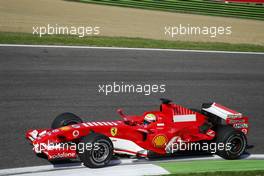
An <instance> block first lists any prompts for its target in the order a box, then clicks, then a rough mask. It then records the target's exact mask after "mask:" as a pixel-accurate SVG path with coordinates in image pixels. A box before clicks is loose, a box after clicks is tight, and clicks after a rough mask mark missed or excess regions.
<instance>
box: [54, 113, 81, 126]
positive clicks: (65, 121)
mask: <svg viewBox="0 0 264 176" xmlns="http://www.w3.org/2000/svg"><path fill="white" fill-rule="evenodd" d="M82 122H83V121H82V119H81V118H80V117H78V116H77V115H75V114H73V113H70V112H65V113H62V114H60V115H58V116H57V117H56V118H55V119H54V120H53V122H52V124H51V128H52V129H55V128H60V127H63V126H67V125H73V124H77V123H82Z"/></svg>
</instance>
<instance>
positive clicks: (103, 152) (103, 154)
mask: <svg viewBox="0 0 264 176" xmlns="http://www.w3.org/2000/svg"><path fill="white" fill-rule="evenodd" d="M97 146H98V149H96V150H93V151H92V157H93V160H94V161H95V162H97V163H101V162H103V161H105V160H106V158H107V157H108V155H109V153H110V151H109V147H108V145H107V144H106V143H98V145H97Z"/></svg>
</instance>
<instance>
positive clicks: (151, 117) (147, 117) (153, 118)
mask: <svg viewBox="0 0 264 176" xmlns="http://www.w3.org/2000/svg"><path fill="white" fill-rule="evenodd" d="M156 120H157V117H156V116H155V114H151V113H149V114H146V115H145V117H144V124H149V123H151V122H155V121H156Z"/></svg>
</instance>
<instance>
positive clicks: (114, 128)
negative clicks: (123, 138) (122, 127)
mask: <svg viewBox="0 0 264 176" xmlns="http://www.w3.org/2000/svg"><path fill="white" fill-rule="evenodd" d="M110 132H111V135H112V136H115V135H116V134H117V128H116V127H113V128H111V130H110Z"/></svg>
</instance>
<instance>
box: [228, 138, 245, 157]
mask: <svg viewBox="0 0 264 176" xmlns="http://www.w3.org/2000/svg"><path fill="white" fill-rule="evenodd" d="M229 143H230V144H231V149H230V151H229V152H230V153H232V154H238V153H241V152H242V150H243V148H244V140H243V138H242V137H241V136H233V137H231V138H230V139H229Z"/></svg>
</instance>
